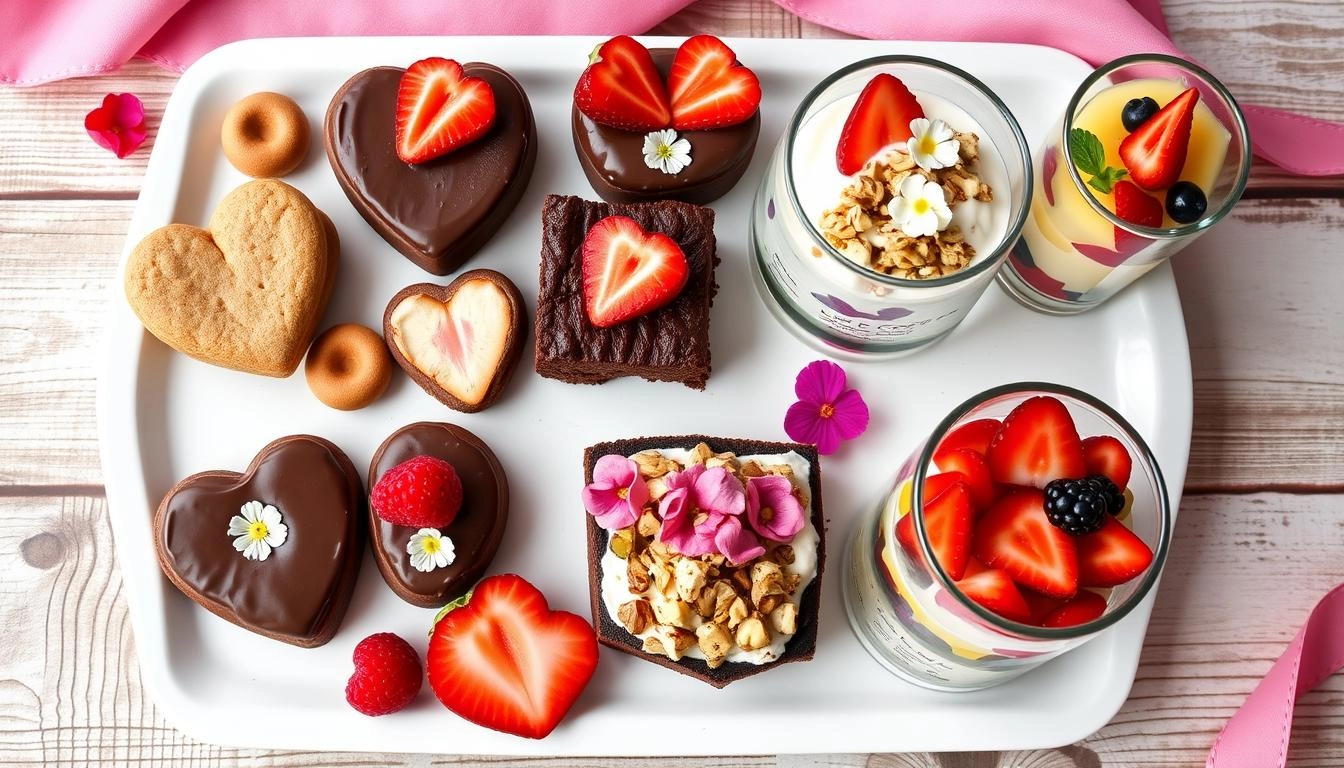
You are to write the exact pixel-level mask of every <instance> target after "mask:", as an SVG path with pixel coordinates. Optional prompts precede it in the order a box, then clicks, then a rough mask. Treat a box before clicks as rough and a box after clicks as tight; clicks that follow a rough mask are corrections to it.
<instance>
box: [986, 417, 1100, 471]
mask: <svg viewBox="0 0 1344 768" xmlns="http://www.w3.org/2000/svg"><path fill="white" fill-rule="evenodd" d="M985 459H987V460H988V462H989V471H990V473H991V474H992V475H993V477H994V481H995V482H997V483H1003V484H1005V485H1022V486H1030V487H1032V488H1044V487H1045V486H1046V484H1047V483H1049V482H1050V481H1051V480H1056V479H1058V478H1061V477H1082V476H1083V472H1084V462H1083V443H1082V441H1081V440H1080V439H1079V438H1078V429H1077V428H1076V427H1075V426H1074V424H1073V417H1072V416H1070V415H1069V409H1068V408H1067V407H1065V405H1064V403H1062V402H1060V401H1059V400H1058V399H1057V398H1054V397H1050V396H1049V395H1040V396H1037V397H1031V398H1028V399H1026V400H1023V401H1022V402H1021V403H1019V404H1018V405H1017V407H1016V408H1014V409H1013V410H1012V412H1011V413H1009V414H1008V416H1007V417H1006V418H1004V420H1003V426H1001V427H1000V428H999V431H998V432H997V433H995V435H994V438H993V439H992V440H991V441H990V443H989V448H987V449H986V450H985Z"/></svg>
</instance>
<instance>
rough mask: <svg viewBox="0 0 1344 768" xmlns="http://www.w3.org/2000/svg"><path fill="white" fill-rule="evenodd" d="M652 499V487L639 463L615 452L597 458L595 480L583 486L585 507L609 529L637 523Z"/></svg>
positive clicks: (598, 522)
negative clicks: (647, 502) (640, 469)
mask: <svg viewBox="0 0 1344 768" xmlns="http://www.w3.org/2000/svg"><path fill="white" fill-rule="evenodd" d="M648 500H649V488H648V486H647V485H646V484H645V483H644V478H642V477H640V476H639V465H637V464H635V462H634V461H631V460H630V459H627V458H625V457H624V456H616V455H614V454H613V455H609V456H603V457H602V458H600V459H598V460H597V463H596V464H594V465H593V482H592V483H590V484H589V485H588V486H587V487H585V488H584V489H583V508H584V509H586V510H588V514H590V515H592V516H593V520H594V521H596V522H597V524H598V526H599V527H601V528H604V529H606V530H608V531H618V530H620V529H622V528H626V527H628V526H631V525H634V523H635V521H636V520H638V519H639V513H640V512H641V511H642V510H643V509H644V503H645V502H646V501H648Z"/></svg>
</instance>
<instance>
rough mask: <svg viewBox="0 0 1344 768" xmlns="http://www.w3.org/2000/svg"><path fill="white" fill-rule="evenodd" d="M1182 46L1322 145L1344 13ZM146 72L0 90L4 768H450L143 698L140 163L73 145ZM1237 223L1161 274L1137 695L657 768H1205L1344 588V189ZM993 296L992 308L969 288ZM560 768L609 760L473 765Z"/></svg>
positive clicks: (1297, 199)
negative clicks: (1111, 711) (1183, 470)
mask: <svg viewBox="0 0 1344 768" xmlns="http://www.w3.org/2000/svg"><path fill="white" fill-rule="evenodd" d="M1164 6H1165V8H1166V11H1167V15H1168V19H1169V21H1170V26H1171V30H1172V34H1173V36H1174V38H1175V39H1176V41H1177V43H1178V44H1180V45H1181V46H1183V47H1184V48H1185V50H1187V51H1189V52H1190V53H1191V54H1192V55H1194V56H1195V57H1196V58H1197V59H1199V60H1200V61H1202V62H1203V63H1204V64H1205V65H1206V66H1208V67H1209V68H1210V69H1212V70H1213V71H1214V72H1215V73H1217V74H1218V75H1220V77H1222V79H1223V80H1224V81H1225V82H1226V83H1228V84H1229V85H1230V86H1231V88H1232V90H1233V92H1234V93H1236V94H1237V95H1238V96H1239V97H1240V98H1242V99H1243V100H1246V101H1256V102H1259V103H1263V104H1269V105H1273V106H1279V107H1287V108H1291V109H1294V110H1297V111H1300V112H1304V113H1307V114H1311V115H1315V116H1319V117H1323V118H1327V119H1331V120H1336V121H1344V87H1342V86H1344V3H1340V2H1339V0H1165V2H1164ZM652 31H653V32H656V33H666V34H676V35H685V34H691V33H694V32H701V31H706V32H713V33H717V34H721V35H742V36H766V37H769V36H774V37H814V36H835V33H834V32H831V31H829V30H826V29H823V28H820V27H817V26H814V25H811V24H809V23H806V22H803V21H800V20H799V19H797V18H795V17H793V16H790V15H789V14H787V13H786V12H784V11H782V10H779V9H778V8H777V7H776V6H774V5H773V4H771V3H770V2H768V0H701V2H699V3H697V4H696V5H693V6H691V7H689V8H687V9H686V10H685V11H683V12H682V13H680V14H678V15H677V16H676V17H674V18H672V19H670V20H668V21H667V22H665V23H664V24H663V25H661V26H660V27H658V28H657V29H655V30H652ZM175 80H176V76H175V75H173V74H170V73H166V72H164V71H162V70H160V69H157V68H155V67H154V66H151V65H149V64H146V63H134V64H131V65H128V66H127V67H125V68H124V69H122V70H121V71H120V72H117V73H114V74H111V75H106V76H103V77H98V78H87V79H82V80H68V81H64V82H60V83H55V84H52V85H47V86H42V87H38V88H33V89H28V90H14V89H9V90H0V553H3V555H2V556H0V627H2V628H3V630H4V632H5V634H6V637H5V639H4V641H3V642H0V765H3V766H14V765H24V766H27V765H121V764H135V765H142V766H179V765H192V766H225V765H238V764H245V765H253V766H272V765H275V766H291V765H430V764H434V765H444V764H452V765H460V764H467V765H470V764H474V763H476V762H478V761H477V760H475V759H473V758H471V757H447V756H440V755H436V756H403V755H371V754H368V755H366V754H322V753H294V752H257V751H248V750H234V749H228V748H222V747H217V746H213V745H209V744H202V743H199V742H194V741H192V740H190V739H188V738H186V737H185V736H183V735H182V734H180V733H178V732H177V731H175V730H173V729H172V728H171V727H170V726H168V725H167V724H166V723H165V722H164V720H163V718H162V717H161V715H160V713H159V712H158V711H157V709H156V708H155V706H154V704H153V703H152V702H151V701H150V699H149V697H148V696H147V694H146V692H145V691H144V689H143V688H142V686H141V681H140V676H139V670H138V667H137V663H136V654H135V639H134V637H133V636H132V633H131V631H130V627H129V624H128V621H127V614H126V603H125V600H124V596H123V594H122V581H121V577H120V575H119V572H118V566H117V562H116V558H115V556H114V554H113V550H112V542H111V531H110V529H109V525H108V520H107V511H106V501H105V497H104V492H103V477H102V473H101V469H100V467H99V460H98V443H97V429H96V426H95V418H94V382H95V364H96V359H97V355H98V344H99V335H100V328H99V319H100V317H101V316H102V303H103V301H104V299H105V296H106V294H105V289H106V288H107V286H108V283H109V281H111V280H114V279H115V274H114V272H115V265H116V263H117V258H118V255H119V253H120V251H121V248H122V244H123V239H124V237H125V234H126V231H127V228H128V225H129V220H130V216H131V211H132V209H133V208H134V206H135V199H136V196H137V193H138V191H139V188H140V183H141V178H142V176H143V173H144V169H145V161H146V159H147V157H148V155H149V152H148V147H145V148H142V149H141V150H140V151H139V152H138V153H136V154H135V155H134V156H132V157H131V158H128V159H126V160H121V161H119V160H117V159H115V158H114V157H112V155H110V154H109V153H107V152H105V151H104V150H102V149H100V148H99V147H97V146H95V145H94V144H93V142H91V141H90V140H89V138H88V137H87V136H86V135H85V134H84V131H83V128H82V118H83V115H84V113H85V112H86V111H88V110H89V109H91V108H92V107H93V106H95V105H97V104H98V102H99V101H100V100H101V98H102V95H103V94H105V93H108V92H120V91H130V92H133V93H136V94H138V95H139V96H140V97H141V98H143V99H144V101H145V104H146V107H147V109H148V112H149V116H150V121H151V125H153V124H155V123H156V122H157V118H158V117H159V116H161V115H162V112H163V108H164V104H165V102H166V100H167V97H168V94H169V92H170V91H171V90H172V88H173V84H174V82H175ZM1246 197H1247V199H1245V200H1244V201H1243V202H1241V203H1240V204H1239V205H1238V207H1237V209H1236V210H1235V212H1234V213H1233V214H1232V216H1231V217H1230V218H1229V220H1226V221H1224V222H1223V223H1221V224H1220V225H1219V226H1218V227H1217V228H1215V229H1214V230H1213V231H1212V232H1211V233H1210V234H1208V235H1207V236H1206V237H1204V238H1203V239H1201V240H1200V241H1198V242H1197V243H1196V244H1195V245H1193V246H1192V247H1190V248H1189V249H1188V250H1187V251H1185V252H1184V253H1183V254H1181V256H1180V257H1179V258H1178V259H1177V260H1176V262H1175V266H1176V269H1175V271H1176V280H1177V284H1178V287H1179V290H1180V294H1181V299H1182V303H1183V306H1184V308H1185V316H1186V324H1187V331H1188V333H1189V338H1190V354H1191V359H1192V363H1193V366H1194V403H1195V414H1194V437H1193V442H1192V445H1191V457H1190V467H1189V474H1188V478H1187V481H1186V486H1185V496H1184V501H1183V505H1182V508H1181V515H1180V521H1179V524H1178V526H1177V532H1176V536H1175V542H1174V545H1173V549H1172V551H1171V556H1170V559H1169V561H1168V565H1167V572H1166V576H1165V578H1164V580H1163V583H1162V587H1161V591H1160V594H1159V595H1158V599H1157V605H1156V609H1155V611H1154V613H1153V617H1152V622H1151V624H1150V626H1149V629H1148V635H1147V641H1146V643H1145V645H1144V650H1143V656H1142V661H1141V666H1140V668H1139V671H1138V678H1137V680H1136V681H1135V683H1134V688H1133V692H1132V693H1131V695H1130V698H1129V700H1128V702H1127V703H1126V704H1125V706H1124V708H1123V709H1122V710H1121V711H1120V713H1119V714H1118V715H1116V717H1115V718H1114V720H1112V721H1111V723H1110V724H1108V725H1107V726H1106V727H1104V728H1102V729H1101V731H1099V732H1098V733H1096V734H1094V735H1093V736H1092V737H1090V738H1088V739H1087V740H1085V741H1083V742H1082V743H1079V744H1075V745H1072V746H1069V747H1064V748H1061V749H1057V750H1054V749H1052V750H1040V751H1033V752H1013V753H1003V754H993V753H978V754H977V753H949V754H939V755H928V754H912V755H889V754H878V755H864V754H850V755H844V754H837V755H804V756H789V755H780V756H762V757H756V758H747V759H724V760H710V761H706V760H701V759H682V760H666V761H659V762H660V764H666V765H686V766H699V765H725V766H726V765H789V766H799V765H826V766H857V765H868V766H883V767H886V766H891V767H892V768H895V767H896V766H908V767H912V768H913V767H915V766H941V767H943V768H952V767H954V766H956V767H960V768H972V767H974V768H991V767H992V766H1020V767H1022V768H1025V767H1026V766H1032V767H1033V768H1065V767H1067V766H1079V767H1080V768H1084V767H1086V768H1095V767H1096V766H1106V767H1107V768H1111V767H1113V766H1177V765H1179V766H1195V765H1202V764H1203V762H1204V759H1205V755H1206V753H1207V751H1208V749H1209V746H1210V744H1211V743H1212V741H1213V739H1214V736H1215V735H1216V733H1217V732H1218V729H1219V728H1220V727H1221V726H1222V724H1223V722H1224V721H1225V720H1226V719H1227V718H1228V717H1229V716H1230V715H1231V714H1232V713H1233V712H1234V711H1235V710H1236V708H1237V707H1238V706H1239V705H1240V704H1241V702H1242V700H1243V699H1244V698H1245V697H1246V695H1247V694H1248V693H1249V692H1250V691H1251V689H1252V688H1253V687H1254V686H1255V684H1256V683H1257V682H1258V681H1259V679H1260V677H1261V676H1262V675H1263V674H1264V673H1265V672H1266V670H1267V669H1268V668H1269V666H1270V664H1271V663H1272V661H1273V660H1274V659H1275V658H1276V657H1277V656H1278V655H1279V653H1280V652H1281V651H1282V650H1283V648H1284V646H1285V645H1286V644H1287V643H1288V641H1289V640H1290V639H1291V638H1292V636H1293V634H1294V633H1295V632H1296V630H1297V628H1298V626H1299V625H1300V624H1301V622H1302V620H1303V619H1304V618H1305V616H1306V613H1307V611H1308V609H1309V608H1310V607H1311V606H1312V605H1313V604H1314V603H1315V601H1316V600H1317V599H1318V598H1319V597H1320V596H1321V595H1322V594H1324V593H1325V592H1326V591H1327V590H1328V589H1329V588H1331V587H1333V586H1334V585H1335V584H1338V583H1340V582H1341V581H1344V461H1342V460H1341V457H1342V456H1344V384H1342V383H1341V373H1344V267H1341V262H1340V259H1341V258H1342V256H1341V254H1344V206H1342V205H1341V199H1344V178H1341V177H1334V178H1329V179H1310V180H1308V179H1294V178H1291V177H1288V176H1285V175H1284V174H1281V173H1277V172H1275V171H1274V170H1273V169H1271V168H1268V167H1265V166H1260V165H1257V167H1256V169H1255V172H1254V173H1253V176H1252V182H1251V188H1250V189H1249V191H1248V193H1247V196H1246ZM991 290H997V289H995V288H991ZM490 762H491V763H492V764H495V765H504V766H521V765H534V764H541V765H546V766H554V767H555V768H561V767H562V766H563V767H566V768H572V767H573V766H581V765H582V766H588V765H597V764H602V765H618V766H636V765H645V764H648V763H649V762H650V761H649V760H648V759H647V758H632V759H625V760H610V761H608V760H601V761H599V760H575V759H551V760H490ZM1290 765H1293V766H1300V767H1304V768H1305V767H1306V766H1322V767H1326V766H1328V767H1329V768H1338V766H1341V765H1344V674H1341V675H1337V676H1335V677H1334V678H1332V679H1331V680H1329V681H1328V682H1327V683H1326V684H1325V685H1324V686H1322V687H1321V688H1320V689H1319V690H1317V691H1316V692H1314V693H1310V694H1308V695H1306V696H1305V697H1304V698H1303V699H1302V700H1301V702H1300V703H1299V705H1298V713H1297V719H1296V722H1295V724H1294V726H1293V744H1292V751H1291V759H1290Z"/></svg>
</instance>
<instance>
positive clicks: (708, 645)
mask: <svg viewBox="0 0 1344 768" xmlns="http://www.w3.org/2000/svg"><path fill="white" fill-rule="evenodd" d="M695 636H696V638H697V639H698V641H699V645H700V650H701V652H703V653H704V654H705V660H706V661H708V662H711V663H710V666H711V667H714V666H717V665H716V664H713V661H714V660H716V659H720V660H721V659H723V658H724V657H725V656H727V655H728V652H729V651H731V650H732V649H733V638H732V636H731V635H729V634H728V630H727V629H726V628H724V626H723V625H722V624H717V623H715V622H712V621H711V622H709V623H708V624H701V625H700V626H699V627H697V628H696V630H695Z"/></svg>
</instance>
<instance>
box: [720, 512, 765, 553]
mask: <svg viewBox="0 0 1344 768" xmlns="http://www.w3.org/2000/svg"><path fill="white" fill-rule="evenodd" d="M714 546H715V547H716V548H717V549H718V550H719V552H720V553H721V554H722V555H723V556H724V557H726V558H728V561H729V562H730V563H732V564H733V565H741V564H742V563H745V562H747V561H749V560H754V559H756V558H758V557H760V556H761V555H764V554H765V547H762V546H761V543H760V541H758V540H757V539H756V537H755V536H753V535H752V533H751V531H748V530H747V529H745V528H743V527H742V520H741V519H740V518H737V517H725V518H723V520H722V522H720V523H719V529H718V530H717V531H715V533H714Z"/></svg>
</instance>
